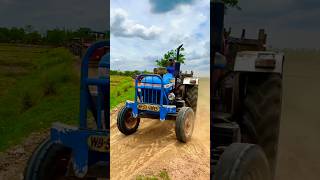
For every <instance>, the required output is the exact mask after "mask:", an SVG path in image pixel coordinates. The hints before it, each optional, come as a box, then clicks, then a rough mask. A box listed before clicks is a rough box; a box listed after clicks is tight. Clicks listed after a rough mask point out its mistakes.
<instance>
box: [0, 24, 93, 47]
mask: <svg viewBox="0 0 320 180" xmlns="http://www.w3.org/2000/svg"><path fill="white" fill-rule="evenodd" d="M91 32H92V30H91V29H90V28H78V29H76V30H67V29H63V28H54V29H48V30H46V31H45V32H42V33H41V32H39V31H38V30H36V29H35V28H34V27H33V26H31V25H27V26H25V27H23V28H21V27H11V28H8V27H0V43H23V44H36V45H37V44H47V45H57V46H60V45H65V44H66V43H68V42H71V41H72V40H74V39H75V38H78V39H81V38H84V39H89V38H95V36H96V35H94V34H92V33H91Z"/></svg>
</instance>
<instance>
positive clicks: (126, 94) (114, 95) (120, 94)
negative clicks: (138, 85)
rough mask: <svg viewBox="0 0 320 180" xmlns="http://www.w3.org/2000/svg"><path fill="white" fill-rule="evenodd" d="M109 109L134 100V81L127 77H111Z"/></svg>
mask: <svg viewBox="0 0 320 180" xmlns="http://www.w3.org/2000/svg"><path fill="white" fill-rule="evenodd" d="M110 88H111V93H110V98H111V99H110V107H111V108H114V107H115V106H117V105H118V104H120V103H123V102H125V101H126V100H133V98H134V81H133V79H132V78H131V77H128V76H117V75H114V76H111V84H110Z"/></svg>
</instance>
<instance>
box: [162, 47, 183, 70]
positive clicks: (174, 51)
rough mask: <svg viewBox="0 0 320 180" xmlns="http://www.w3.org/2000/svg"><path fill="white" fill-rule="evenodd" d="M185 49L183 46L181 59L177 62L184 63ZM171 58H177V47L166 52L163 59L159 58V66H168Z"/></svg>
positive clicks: (180, 54)
mask: <svg viewBox="0 0 320 180" xmlns="http://www.w3.org/2000/svg"><path fill="white" fill-rule="evenodd" d="M183 51H184V48H183V47H182V48H181V49H180V53H179V59H178V61H177V62H180V63H181V64H184V61H185V59H186V58H185V56H184V54H183ZM170 58H172V59H175V60H177V49H172V50H170V51H168V52H167V53H165V54H164V55H163V57H162V58H161V59H157V60H156V65H157V66H159V67H166V66H168V64H169V59H170Z"/></svg>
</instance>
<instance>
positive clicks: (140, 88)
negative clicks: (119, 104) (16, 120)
mask: <svg viewBox="0 0 320 180" xmlns="http://www.w3.org/2000/svg"><path fill="white" fill-rule="evenodd" d="M146 77H152V82H151V83H143V82H142V80H143V79H144V78H146ZM154 77H156V79H160V83H153V79H154ZM171 86H172V87H174V84H173V83H170V84H167V85H164V84H163V78H162V77H161V76H160V75H157V74H142V75H139V76H137V77H136V79H135V96H134V102H133V101H126V107H127V108H131V109H132V115H133V117H135V118H136V117H139V115H140V114H142V113H143V114H150V115H156V116H159V118H160V121H164V120H166V118H167V115H168V114H176V112H177V111H176V106H175V105H169V99H168V97H167V94H166V89H167V88H170V87H171ZM150 94H151V97H150ZM154 94H155V95H154ZM146 97H147V98H148V99H147V100H146V99H145V98H146ZM158 97H159V98H158ZM141 104H142V105H143V104H145V105H156V106H159V112H155V111H149V110H140V109H139V108H138V106H139V105H141Z"/></svg>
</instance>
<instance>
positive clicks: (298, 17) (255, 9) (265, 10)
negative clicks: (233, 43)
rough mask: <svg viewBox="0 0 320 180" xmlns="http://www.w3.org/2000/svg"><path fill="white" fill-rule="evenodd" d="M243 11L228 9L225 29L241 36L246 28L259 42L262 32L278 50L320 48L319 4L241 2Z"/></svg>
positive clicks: (279, 0)
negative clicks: (262, 30)
mask: <svg viewBox="0 0 320 180" xmlns="http://www.w3.org/2000/svg"><path fill="white" fill-rule="evenodd" d="M239 6H240V7H241V10H237V9H228V11H227V13H226V16H225V26H226V27H227V28H229V27H232V31H233V35H237V36H240V34H241V31H242V29H243V28H245V29H246V32H247V33H248V35H249V37H251V38H256V37H257V34H258V29H259V28H264V29H265V30H266V32H267V34H268V40H267V41H268V46H271V47H274V48H320V44H319V42H320V33H319V31H320V1H319V0H267V1H266V0H254V1H253V0H240V4H239Z"/></svg>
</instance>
